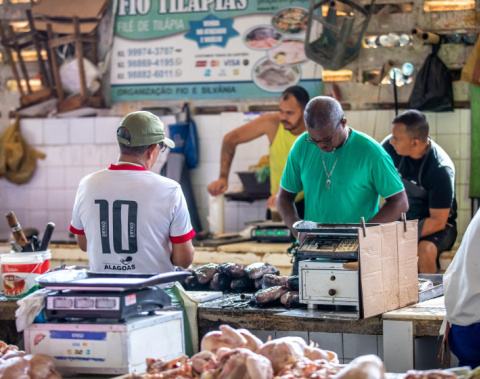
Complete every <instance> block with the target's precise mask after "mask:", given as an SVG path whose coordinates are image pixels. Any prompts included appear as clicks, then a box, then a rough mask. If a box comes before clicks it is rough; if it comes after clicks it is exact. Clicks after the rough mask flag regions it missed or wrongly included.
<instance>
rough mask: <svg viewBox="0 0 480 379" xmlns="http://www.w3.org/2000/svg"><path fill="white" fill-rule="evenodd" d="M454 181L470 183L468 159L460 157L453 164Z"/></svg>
mask: <svg viewBox="0 0 480 379" xmlns="http://www.w3.org/2000/svg"><path fill="white" fill-rule="evenodd" d="M455 181H456V183H457V184H464V185H467V184H469V183H470V160H469V159H460V160H459V162H458V165H457V164H455Z"/></svg>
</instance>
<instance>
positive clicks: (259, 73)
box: [252, 58, 301, 92]
mask: <svg viewBox="0 0 480 379" xmlns="http://www.w3.org/2000/svg"><path fill="white" fill-rule="evenodd" d="M300 74H301V72H300V67H298V66H291V67H285V66H279V65H277V64H274V63H273V62H271V61H270V60H269V59H268V58H262V59H261V60H259V61H258V62H257V63H256V64H255V65H254V67H253V69H252V76H253V81H254V83H255V84H256V85H257V86H258V87H260V88H261V89H263V90H265V91H268V92H282V91H284V90H285V89H286V88H288V87H290V86H293V85H295V84H297V83H298V81H299V80H300V76H301V75H300Z"/></svg>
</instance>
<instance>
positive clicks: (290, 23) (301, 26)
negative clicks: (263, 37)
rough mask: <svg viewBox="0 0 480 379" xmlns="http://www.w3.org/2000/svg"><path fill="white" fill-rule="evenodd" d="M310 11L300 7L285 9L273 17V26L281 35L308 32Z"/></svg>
mask: <svg viewBox="0 0 480 379" xmlns="http://www.w3.org/2000/svg"><path fill="white" fill-rule="evenodd" d="M307 23H308V11H307V10H306V9H303V8H300V7H290V8H285V9H282V10H280V11H279V12H277V13H276V14H275V15H274V16H273V17H272V25H273V27H274V28H275V29H276V30H278V31H279V32H280V33H288V34H296V33H301V32H304V31H305V30H307Z"/></svg>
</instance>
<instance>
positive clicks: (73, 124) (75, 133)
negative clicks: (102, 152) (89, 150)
mask: <svg viewBox="0 0 480 379" xmlns="http://www.w3.org/2000/svg"><path fill="white" fill-rule="evenodd" d="M70 141H71V143H72V144H75V145H81V144H93V143H94V142H95V118H93V117H82V118H72V119H70Z"/></svg>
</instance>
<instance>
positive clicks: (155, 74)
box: [128, 70, 174, 79]
mask: <svg viewBox="0 0 480 379" xmlns="http://www.w3.org/2000/svg"><path fill="white" fill-rule="evenodd" d="M173 76H174V71H173V70H155V71H147V70H145V71H130V72H129V73H128V79H148V78H173Z"/></svg>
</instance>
